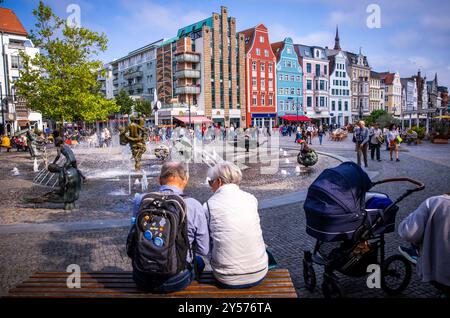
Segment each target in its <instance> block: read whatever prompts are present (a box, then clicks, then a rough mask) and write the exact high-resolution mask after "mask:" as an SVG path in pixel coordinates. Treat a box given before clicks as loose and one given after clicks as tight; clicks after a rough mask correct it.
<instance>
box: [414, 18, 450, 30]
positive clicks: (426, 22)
mask: <svg viewBox="0 0 450 318" xmlns="http://www.w3.org/2000/svg"><path fill="white" fill-rule="evenodd" d="M420 22H421V23H422V25H423V26H425V27H429V28H432V29H437V30H440V31H450V19H449V18H448V15H444V16H437V15H430V14H428V15H425V16H423V17H422V18H421V20H420Z"/></svg>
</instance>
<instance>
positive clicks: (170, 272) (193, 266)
mask: <svg viewBox="0 0 450 318" xmlns="http://www.w3.org/2000/svg"><path fill="white" fill-rule="evenodd" d="M188 181H189V176H188V174H187V171H186V168H185V165H184V164H182V163H177V162H167V163H165V164H164V165H163V166H162V168H161V174H160V177H159V183H160V185H161V187H160V189H159V191H160V193H149V194H141V195H139V196H137V197H136V199H135V202H134V207H133V219H132V222H133V223H134V224H133V226H132V228H131V231H130V234H129V235H128V239H127V254H128V256H129V257H130V258H131V259H132V260H133V279H134V281H135V282H136V285H137V286H138V287H139V288H141V289H144V290H148V291H152V292H158V293H169V292H175V291H179V290H183V289H185V288H186V287H188V286H189V285H190V284H191V282H192V281H193V279H194V277H195V274H196V272H197V275H199V273H200V272H202V271H203V269H204V267H205V263H204V261H203V259H202V258H201V257H200V256H196V255H203V256H206V255H208V253H209V233H208V223H207V220H206V214H205V209H204V208H203V207H202V205H201V204H200V202H198V201H197V200H195V199H193V198H188V197H185V196H184V193H183V190H184V189H185V187H186V185H187V184H188ZM186 218H187V220H186Z"/></svg>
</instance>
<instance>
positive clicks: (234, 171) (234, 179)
mask: <svg viewBox="0 0 450 318" xmlns="http://www.w3.org/2000/svg"><path fill="white" fill-rule="evenodd" d="M208 178H209V179H210V180H215V179H217V178H220V179H222V181H223V183H225V184H228V183H234V184H237V185H239V184H240V183H241V180H242V172H241V169H239V167H238V166H236V165H235V164H233V163H231V162H229V161H225V162H221V163H218V164H216V165H215V166H214V167H211V168H209V169H208Z"/></svg>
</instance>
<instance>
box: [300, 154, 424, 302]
mask: <svg viewBox="0 0 450 318" xmlns="http://www.w3.org/2000/svg"><path fill="white" fill-rule="evenodd" d="M388 182H409V183H412V184H414V185H415V186H416V187H415V188H412V189H408V190H406V191H405V193H403V194H402V195H401V196H400V197H399V198H397V199H396V200H395V201H392V200H391V199H390V198H389V196H388V195H386V194H383V193H377V192H368V191H369V190H370V189H371V188H372V187H374V186H375V185H378V184H382V183H388ZM424 188H425V186H424V185H423V184H422V183H420V182H418V181H415V180H412V179H409V178H396V179H386V180H381V181H378V182H375V183H372V182H371V180H370V178H369V176H368V175H367V174H366V173H365V172H364V170H362V169H361V167H360V166H358V165H356V164H355V163H353V162H345V163H342V164H341V165H339V166H337V167H335V168H332V169H326V170H324V171H323V172H322V173H321V174H320V175H319V177H318V178H317V179H316V180H315V181H314V182H313V183H312V184H311V186H310V187H309V189H308V194H307V197H306V200H305V204H304V210H305V214H306V233H307V234H308V235H310V236H312V237H314V238H315V239H317V241H316V244H315V247H314V250H313V251H312V252H310V251H304V259H303V275H304V281H305V286H306V288H307V289H308V290H310V291H312V290H314V288H315V286H316V276H315V272H314V267H313V264H317V265H320V266H324V274H323V283H322V292H323V294H324V296H325V297H327V298H331V297H343V296H344V290H343V287H342V286H341V284H340V283H339V280H338V277H337V276H336V274H335V271H337V272H339V273H341V274H344V275H346V276H350V277H363V276H366V275H368V266H369V265H371V264H378V265H379V266H380V267H379V268H380V274H381V288H382V289H383V290H384V291H385V292H386V293H387V294H388V295H396V294H398V293H400V292H402V291H403V290H404V289H405V288H406V287H407V286H408V284H409V281H410V279H411V265H410V263H409V262H408V260H407V259H406V258H404V257H403V256H402V255H393V256H390V257H388V258H385V240H384V235H385V234H386V233H391V232H393V231H394V230H395V217H396V214H397V212H398V210H399V208H398V206H397V204H398V203H399V202H400V201H402V200H403V199H405V198H406V197H407V196H409V195H411V194H412V193H413V192H416V191H421V190H423V189H424Z"/></svg>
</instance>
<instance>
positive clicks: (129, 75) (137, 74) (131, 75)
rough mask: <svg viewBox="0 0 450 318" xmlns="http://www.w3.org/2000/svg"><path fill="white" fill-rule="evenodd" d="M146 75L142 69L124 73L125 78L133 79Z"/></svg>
mask: <svg viewBox="0 0 450 318" xmlns="http://www.w3.org/2000/svg"><path fill="white" fill-rule="evenodd" d="M143 75H144V72H142V71H134V72H129V73H125V74H123V78H124V79H126V80H127V79H132V78H135V77H142V76H143Z"/></svg>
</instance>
